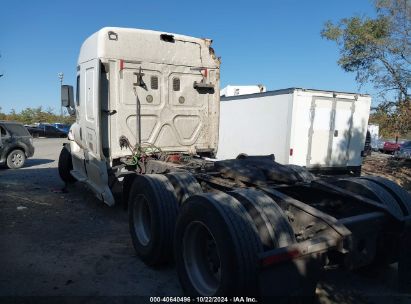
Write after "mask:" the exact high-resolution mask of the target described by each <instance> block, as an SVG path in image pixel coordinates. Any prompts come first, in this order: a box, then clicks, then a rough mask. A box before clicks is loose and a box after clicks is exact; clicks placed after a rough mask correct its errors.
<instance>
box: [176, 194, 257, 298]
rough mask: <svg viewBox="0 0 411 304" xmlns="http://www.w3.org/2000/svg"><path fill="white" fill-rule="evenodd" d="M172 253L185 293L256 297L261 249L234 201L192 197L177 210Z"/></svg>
mask: <svg viewBox="0 0 411 304" xmlns="http://www.w3.org/2000/svg"><path fill="white" fill-rule="evenodd" d="M174 249H175V251H174V252H175V258H176V264H177V272H178V275H179V279H180V283H181V286H182V288H183V290H184V291H185V293H186V294H187V295H190V296H234V295H235V296H240V295H249V296H255V295H257V293H258V292H257V289H258V270H259V254H260V253H261V252H262V251H263V246H262V244H261V242H260V239H259V237H258V233H257V231H256V229H255V226H254V224H253V222H252V219H251V218H250V216H249V215H248V213H247V211H246V210H245V208H244V207H243V206H242V205H241V203H240V202H238V201H237V200H236V199H235V198H234V197H232V196H230V195H228V194H225V193H217V194H216V193H207V194H201V195H195V196H191V197H190V198H189V199H188V200H187V201H186V202H185V203H184V204H183V205H182V207H181V211H180V214H179V217H178V220H177V225H176V233H175V239H174Z"/></svg>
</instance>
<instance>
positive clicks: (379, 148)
mask: <svg viewBox="0 0 411 304" xmlns="http://www.w3.org/2000/svg"><path fill="white" fill-rule="evenodd" d="M384 144H385V140H384V139H382V138H380V139H378V140H377V147H376V150H375V151H376V152H377V151H380V152H384Z"/></svg>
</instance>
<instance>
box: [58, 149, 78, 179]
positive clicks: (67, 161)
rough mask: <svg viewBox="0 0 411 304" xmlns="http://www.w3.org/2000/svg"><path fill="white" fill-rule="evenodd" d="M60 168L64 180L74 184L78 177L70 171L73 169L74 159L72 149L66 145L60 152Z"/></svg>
mask: <svg viewBox="0 0 411 304" xmlns="http://www.w3.org/2000/svg"><path fill="white" fill-rule="evenodd" d="M58 170H59V175H60V178H61V179H62V180H63V182H65V183H67V184H72V183H74V182H75V181H76V179H75V178H74V177H73V176H72V175H71V174H70V171H71V170H73V161H72V159H71V154H70V151H69V150H67V149H66V148H65V147H63V149H61V152H60V156H59V163H58Z"/></svg>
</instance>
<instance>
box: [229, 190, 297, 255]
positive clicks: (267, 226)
mask: <svg viewBox="0 0 411 304" xmlns="http://www.w3.org/2000/svg"><path fill="white" fill-rule="evenodd" d="M228 194H230V195H231V196H234V197H235V198H236V199H237V200H238V201H239V202H241V204H242V205H243V206H244V208H245V209H246V210H247V212H248V214H249V215H250V216H251V218H252V219H253V222H254V225H255V226H256V228H257V231H258V233H259V236H260V239H261V242H262V244H263V245H264V246H265V247H266V248H267V249H274V248H282V247H286V246H288V245H290V244H293V243H295V242H296V240H295V235H294V231H293V229H292V227H291V225H290V223H289V222H288V219H287V217H286V215H285V214H284V212H283V210H282V209H281V208H280V207H279V206H278V205H277V203H276V202H275V201H274V200H273V199H271V198H270V197H269V196H268V195H266V194H264V193H263V192H261V191H258V190H254V189H237V190H234V191H231V192H228Z"/></svg>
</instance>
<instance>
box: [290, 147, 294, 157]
mask: <svg viewBox="0 0 411 304" xmlns="http://www.w3.org/2000/svg"><path fill="white" fill-rule="evenodd" d="M293 153H294V150H293V148H291V149H290V156H293Z"/></svg>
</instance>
